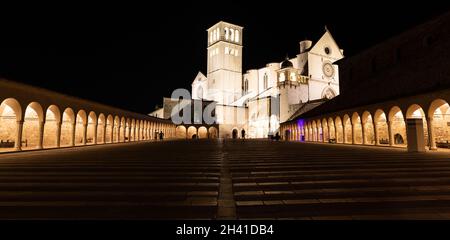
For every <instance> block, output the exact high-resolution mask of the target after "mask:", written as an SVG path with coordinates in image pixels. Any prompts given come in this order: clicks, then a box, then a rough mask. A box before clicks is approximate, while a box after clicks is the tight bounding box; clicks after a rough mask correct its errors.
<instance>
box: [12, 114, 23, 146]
mask: <svg viewBox="0 0 450 240" xmlns="http://www.w3.org/2000/svg"><path fill="white" fill-rule="evenodd" d="M22 132H23V121H17V122H16V142H15V143H14V148H15V150H16V151H21V150H22Z"/></svg>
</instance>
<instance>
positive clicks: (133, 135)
mask: <svg viewBox="0 0 450 240" xmlns="http://www.w3.org/2000/svg"><path fill="white" fill-rule="evenodd" d="M130 128H131V129H130V131H131V132H130V140H131V141H133V142H134V141H136V119H131V126H130Z"/></svg>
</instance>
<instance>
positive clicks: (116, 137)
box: [113, 115, 120, 142]
mask: <svg viewBox="0 0 450 240" xmlns="http://www.w3.org/2000/svg"><path fill="white" fill-rule="evenodd" d="M119 128H120V117H119V116H117V115H116V116H115V117H114V129H113V142H119V134H120V133H119V130H120V129H119Z"/></svg>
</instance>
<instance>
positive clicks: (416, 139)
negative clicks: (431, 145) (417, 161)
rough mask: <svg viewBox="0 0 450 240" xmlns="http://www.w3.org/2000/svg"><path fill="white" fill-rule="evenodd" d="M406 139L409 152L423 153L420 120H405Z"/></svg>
mask: <svg viewBox="0 0 450 240" xmlns="http://www.w3.org/2000/svg"><path fill="white" fill-rule="evenodd" d="M406 137H407V141H408V151H409V152H424V151H425V141H424V134H423V120H422V119H417V118H408V119H406Z"/></svg>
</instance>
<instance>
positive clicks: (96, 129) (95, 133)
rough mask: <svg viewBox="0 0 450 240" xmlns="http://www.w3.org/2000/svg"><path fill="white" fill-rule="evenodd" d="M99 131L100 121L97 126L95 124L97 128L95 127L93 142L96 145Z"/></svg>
mask: <svg viewBox="0 0 450 240" xmlns="http://www.w3.org/2000/svg"><path fill="white" fill-rule="evenodd" d="M97 131H98V120H97V124H95V126H94V137H93V138H92V142H93V143H94V144H97Z"/></svg>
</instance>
